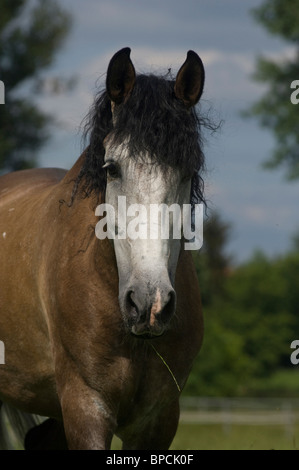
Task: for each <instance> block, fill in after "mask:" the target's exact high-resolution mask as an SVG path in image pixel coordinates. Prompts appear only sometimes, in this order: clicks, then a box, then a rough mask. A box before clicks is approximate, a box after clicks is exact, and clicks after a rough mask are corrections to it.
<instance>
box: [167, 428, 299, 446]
mask: <svg viewBox="0 0 299 470" xmlns="http://www.w3.org/2000/svg"><path fill="white" fill-rule="evenodd" d="M171 448H172V449H173V450H270V449H275V450H298V448H299V425H296V426H295V427H294V429H293V430H292V432H291V433H290V432H288V431H287V430H286V428H285V426H282V425H263V426H261V425H258V426H255V425H236V424H232V425H230V426H229V428H227V429H226V428H225V427H224V426H223V425H222V424H205V425H201V424H193V423H192V424H185V423H182V424H180V426H179V428H178V432H177V434H176V436H175V439H174V441H173V444H172V447H171Z"/></svg>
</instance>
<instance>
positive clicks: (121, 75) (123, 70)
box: [106, 47, 136, 104]
mask: <svg viewBox="0 0 299 470" xmlns="http://www.w3.org/2000/svg"><path fill="white" fill-rule="evenodd" d="M130 53H131V49H130V48H129V47H125V48H123V49H121V50H120V51H118V52H117V53H116V54H114V56H113V57H112V59H111V60H110V63H109V66H108V70H107V78H106V90H107V93H108V96H109V98H110V100H111V101H112V102H113V103H115V104H121V103H123V102H124V101H125V100H126V99H127V98H128V96H129V95H130V93H131V91H132V89H133V87H134V84H135V78H136V74H135V69H134V65H133V64H132V61H131V59H130Z"/></svg>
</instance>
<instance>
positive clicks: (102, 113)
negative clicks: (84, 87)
mask: <svg viewBox="0 0 299 470" xmlns="http://www.w3.org/2000/svg"><path fill="white" fill-rule="evenodd" d="M115 115H116V116H115V119H114V123H113V122H112V112H111V102H110V99H109V97H108V95H107V92H106V91H104V92H102V93H100V94H99V95H98V96H97V97H96V99H95V102H94V105H93V107H92V108H91V110H90V112H89V113H88V115H87V116H86V124H85V132H84V136H85V139H86V140H88V141H89V142H88V147H87V149H86V151H85V160H84V163H83V166H82V168H81V171H80V173H79V175H78V177H77V179H76V181H75V185H74V190H73V197H74V196H75V194H76V193H77V192H78V191H79V192H80V193H81V194H83V195H84V196H87V197H88V196H90V195H91V193H92V192H95V193H96V195H97V197H98V198H99V197H100V195H101V194H102V195H103V194H104V192H105V188H106V170H105V169H103V168H102V167H103V164H104V155H105V149H104V146H103V140H104V138H105V137H106V136H107V135H108V134H110V135H111V136H112V137H113V139H114V142H116V143H120V142H122V141H123V140H124V139H126V142H127V143H128V144H127V145H128V147H129V149H128V150H129V155H131V156H132V157H133V158H134V157H136V156H140V155H142V154H143V155H144V153H145V151H147V152H148V154H149V155H150V156H151V158H152V161H153V163H157V164H160V165H162V166H165V167H168V166H171V167H176V168H181V169H182V173H185V174H186V175H190V176H191V177H192V189H191V196H190V202H191V204H192V205H194V204H196V203H200V202H204V195H203V186H204V185H203V179H202V176H201V174H202V172H203V170H204V154H203V151H202V139H201V127H202V125H204V124H205V122H204V120H203V119H202V118H201V117H200V116H199V115H198V114H197V112H196V110H195V108H191V109H187V108H186V107H185V105H184V103H183V102H181V101H180V100H178V99H177V98H176V97H175V95H174V81H173V80H168V79H165V78H164V77H157V76H154V75H138V76H137V78H136V82H135V85H134V88H133V91H132V93H131V95H130V97H129V98H128V100H127V101H126V102H125V103H124V104H121V105H118V106H116V107H115Z"/></svg>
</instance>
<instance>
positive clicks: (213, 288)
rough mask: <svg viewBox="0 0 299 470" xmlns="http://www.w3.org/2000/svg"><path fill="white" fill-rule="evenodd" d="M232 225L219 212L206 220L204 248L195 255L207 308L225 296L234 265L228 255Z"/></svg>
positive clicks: (203, 298)
mask: <svg viewBox="0 0 299 470" xmlns="http://www.w3.org/2000/svg"><path fill="white" fill-rule="evenodd" d="M230 233H231V225H230V223H228V222H224V221H223V220H222V219H221V217H220V215H219V214H218V213H217V212H214V213H212V214H211V215H210V217H209V218H208V219H207V220H206V222H205V223H204V227H203V246H202V248H201V249H200V251H199V252H196V253H195V254H194V263H195V268H196V272H197V275H198V279H199V283H200V286H201V292H202V300H203V303H204V305H205V306H207V305H209V304H211V303H212V302H214V301H215V300H216V299H218V298H219V297H222V296H223V295H225V280H226V277H227V273H228V272H229V270H230V266H231V263H232V259H231V257H230V256H229V255H228V254H227V253H226V248H227V242H228V240H229V236H230Z"/></svg>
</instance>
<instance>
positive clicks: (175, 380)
mask: <svg viewBox="0 0 299 470" xmlns="http://www.w3.org/2000/svg"><path fill="white" fill-rule="evenodd" d="M150 345H151V347H152V348H153V350H154V351H155V353H156V354H157V356H158V357H159V358H160V359H161V361H162V362H163V364H164V365H165V366H166V367H167V369H168V371H169V373H170V375H171V377H172V378H173V380H174V383H175V384H176V387H177V389H178V391H179V392H181V391H182V390H181V387H180V386H179V384H178V382H177V379H176V378H175V376H174V373H173V372H172V370H171V369H170V367H169V365H168V364H167V362H166V361H165V359H163V357H162V356H161V354H159V353H158V351H157V349H156V348H155V346H154V345H153V344H152V343H150Z"/></svg>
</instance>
